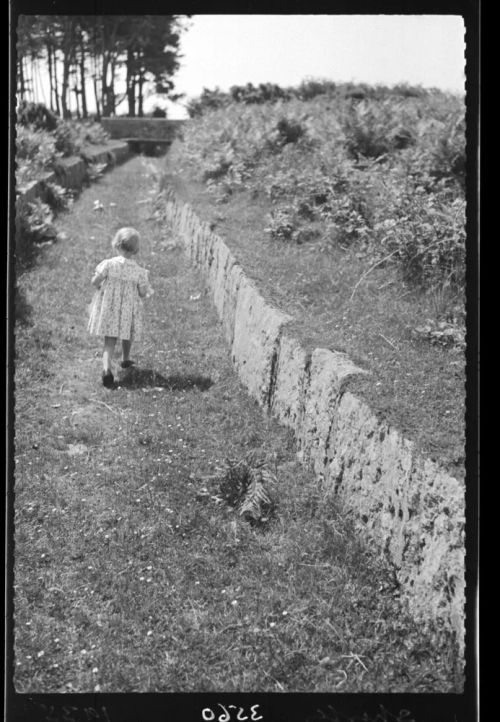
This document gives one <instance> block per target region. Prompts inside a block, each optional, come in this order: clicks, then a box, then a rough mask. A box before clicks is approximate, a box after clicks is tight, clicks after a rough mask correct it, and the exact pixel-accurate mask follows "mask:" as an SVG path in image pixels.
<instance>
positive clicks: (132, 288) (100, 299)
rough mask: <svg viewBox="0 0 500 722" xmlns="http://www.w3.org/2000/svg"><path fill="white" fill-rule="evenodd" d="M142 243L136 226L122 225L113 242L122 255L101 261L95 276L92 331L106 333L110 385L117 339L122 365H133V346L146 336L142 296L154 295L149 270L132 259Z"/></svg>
mask: <svg viewBox="0 0 500 722" xmlns="http://www.w3.org/2000/svg"><path fill="white" fill-rule="evenodd" d="M139 242H140V237H139V234H138V232H137V231H136V230H135V229H134V228H120V230H119V231H118V232H117V233H116V235H115V237H114V238H113V241H112V243H111V245H112V246H113V248H114V249H115V250H116V251H117V252H118V255H117V256H115V257H114V258H107V259H106V260H105V261H102V262H101V263H99V265H98V266H97V268H96V270H95V275H94V277H93V278H92V285H93V286H95V287H96V288H97V291H96V293H95V294H94V298H93V300H92V303H91V306H90V318H89V323H88V330H89V332H90V333H91V334H92V335H94V336H104V351H103V355H102V365H103V371H102V383H103V384H104V386H106V387H108V388H109V387H110V386H112V385H113V382H114V377H113V372H112V369H111V362H112V360H113V353H114V350H115V344H116V340H117V339H120V340H121V343H122V361H121V366H122V368H128V367H129V366H132V364H133V363H134V362H133V361H131V360H130V347H131V345H132V341H135V340H139V339H140V338H141V335H142V325H143V302H142V299H143V298H147V297H149V296H151V295H152V294H153V289H152V288H151V286H150V283H149V275H148V271H146V269H145V268H141V266H139V265H138V264H137V263H136V262H135V261H134V260H133V258H132V256H135V255H136V254H137V253H138V252H139Z"/></svg>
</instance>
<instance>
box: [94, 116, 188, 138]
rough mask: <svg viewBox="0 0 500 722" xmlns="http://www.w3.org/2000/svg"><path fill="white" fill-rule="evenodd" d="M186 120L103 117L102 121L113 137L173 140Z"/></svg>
mask: <svg viewBox="0 0 500 722" xmlns="http://www.w3.org/2000/svg"><path fill="white" fill-rule="evenodd" d="M184 122H185V121H183V120H168V119H166V118H122V117H112V118H101V123H102V126H103V128H104V130H106V131H107V132H108V133H109V134H110V136H111V137H112V138H136V139H141V140H158V141H172V140H173V138H174V137H175V135H176V133H177V132H178V130H179V128H180V127H181V126H182V124H183V123H184Z"/></svg>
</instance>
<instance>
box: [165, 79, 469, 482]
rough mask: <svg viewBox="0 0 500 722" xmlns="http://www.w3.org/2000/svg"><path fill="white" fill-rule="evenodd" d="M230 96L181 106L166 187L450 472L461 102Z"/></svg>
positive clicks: (455, 409)
mask: <svg viewBox="0 0 500 722" xmlns="http://www.w3.org/2000/svg"><path fill="white" fill-rule="evenodd" d="M240 90H241V92H240V93H239V94H238V93H237V92H236V91H235V90H233V93H232V94H231V95H224V94H216V93H215V94H212V95H210V94H209V93H206V94H205V99H204V98H203V97H202V98H201V99H200V101H199V103H198V105H196V106H193V109H192V114H193V118H192V120H191V121H190V122H189V123H187V124H186V126H185V128H184V133H183V139H182V141H179V142H177V143H176V144H175V145H174V147H173V148H172V149H171V152H170V153H169V154H168V156H167V159H166V168H165V170H166V174H167V177H166V181H167V182H168V183H169V184H171V185H173V186H174V187H175V189H176V190H177V192H178V193H179V195H181V197H183V198H184V199H185V200H187V201H189V202H190V203H191V205H192V206H193V207H194V208H195V210H197V212H198V213H199V215H200V216H201V217H202V218H206V219H207V220H208V221H209V222H210V223H211V224H212V226H213V227H214V228H216V230H217V232H218V233H220V234H221V235H222V236H223V237H224V238H225V239H226V240H227V241H228V243H229V245H230V246H231V248H232V250H233V251H234V252H235V254H236V256H237V258H238V259H239V260H240V262H241V263H242V264H243V265H244V267H245V270H246V271H247V272H248V274H249V275H250V276H251V277H253V278H254V279H255V280H256V281H257V283H258V284H259V286H260V288H261V291H262V293H263V294H264V295H265V296H266V297H267V298H268V299H270V300H271V301H273V302H274V303H275V304H276V305H277V306H278V307H280V308H281V309H282V310H285V311H287V312H289V313H291V315H292V316H293V317H294V327H295V328H294V330H295V331H296V332H297V333H298V334H299V335H300V337H301V339H302V342H303V343H305V344H306V345H308V346H310V347H312V348H314V347H318V346H319V347H327V348H331V349H334V350H340V351H345V352H347V353H348V354H349V355H350V356H351V358H352V359H353V360H354V361H355V362H356V363H358V364H359V365H361V366H362V367H363V368H364V369H366V370H367V371H370V377H369V378H368V380H366V381H356V382H355V383H352V386H351V388H352V389H353V390H355V391H356V392H357V393H359V394H360V395H362V396H363V397H364V398H366V399H367V400H368V401H369V403H370V405H371V406H372V408H373V409H374V410H375V411H377V412H378V413H379V414H381V415H383V416H384V417H385V418H386V419H387V420H388V421H389V422H390V423H391V424H394V425H395V426H396V427H397V428H399V429H400V430H401V431H403V432H404V433H405V434H406V435H407V436H408V438H410V439H411V440H413V441H415V442H416V443H417V445H418V447H420V448H421V449H422V450H423V451H424V452H426V453H427V454H428V455H429V456H430V457H431V458H434V459H436V460H438V461H439V462H440V463H441V464H442V465H443V466H445V467H446V468H447V470H448V471H450V472H451V473H452V474H454V475H455V476H458V477H461V476H462V475H463V463H464V448H463V445H464V407H465V393H464V384H465V359H464V338H465V328H464V324H465V314H464V278H465V196H464V186H465V175H464V174H465V145H464V144H465V138H464V106H463V101H462V100H461V99H460V98H457V97H454V96H451V95H447V94H444V93H441V92H438V91H424V90H422V89H413V90H412V89H410V88H403V89H399V90H398V89H396V90H393V91H389V90H388V89H384V88H379V89H373V88H372V89H370V88H362V89H358V90H359V92H357V93H356V92H354V91H353V89H352V88H338V87H337V88H335V87H325V88H322V91H324V92H316V91H318V88H317V87H316V88H311V87H309V92H305V90H304V89H303V92H302V93H296V94H295V95H292V96H289V97H285V98H283V97H278V98H277V99H273V96H272V92H268V96H269V97H268V99H266V98H264V97H263V93H261V95H260V96H259V95H258V94H256V92H255V91H256V89H254V93H253V96H251V95H249V94H248V93H247V94H246V95H245V92H243V91H244V90H245V89H240ZM306 90H307V87H306ZM320 90H321V87H320ZM276 95H277V94H276V93H275V96H276ZM278 95H279V94H278Z"/></svg>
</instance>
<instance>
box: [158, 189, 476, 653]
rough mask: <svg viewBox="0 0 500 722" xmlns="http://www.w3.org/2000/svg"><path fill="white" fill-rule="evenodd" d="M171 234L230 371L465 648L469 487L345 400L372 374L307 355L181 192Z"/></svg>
mask: <svg viewBox="0 0 500 722" xmlns="http://www.w3.org/2000/svg"><path fill="white" fill-rule="evenodd" d="M164 193H165V208H166V217H167V221H168V223H169V224H170V225H171V227H172V228H173V230H174V231H175V232H177V233H178V234H179V235H180V236H182V238H183V239H184V241H185V244H186V252H187V253H188V254H189V257H190V259H191V261H192V262H193V264H194V265H196V266H197V267H198V268H200V269H201V271H202V272H203V274H204V275H205V277H206V279H207V281H208V283H209V285H210V287H211V290H212V295H213V301H214V304H215V306H216V309H217V312H218V314H219V317H220V318H221V321H222V324H223V327H224V331H225V335H226V338H227V341H228V344H229V346H230V349H231V357H232V361H233V364H234V366H235V368H236V370H237V372H238V374H239V376H240V378H241V380H242V381H243V383H244V384H245V385H246V387H247V388H248V390H249V393H250V394H251V395H252V396H253V397H254V398H255V399H256V400H257V401H258V402H259V404H261V406H263V407H264V408H267V409H268V410H269V411H270V412H272V414H273V415H274V416H275V417H276V418H277V419H278V420H279V421H280V422H281V423H282V424H284V425H286V426H288V427H290V428H291V429H293V431H294V433H295V438H296V440H297V445H298V448H299V455H300V458H301V460H302V461H303V463H305V464H307V465H308V466H310V467H311V468H313V469H314V471H315V473H316V475H317V478H318V480H319V482H320V483H321V484H322V485H323V487H324V488H325V490H326V491H327V493H328V492H329V493H331V494H333V495H336V496H337V497H338V498H339V499H340V500H342V502H343V503H344V504H345V506H346V507H347V508H349V509H351V510H352V511H353V512H354V516H355V518H356V520H357V523H358V525H359V527H360V529H362V532H363V533H364V534H365V535H366V536H367V537H369V538H370V539H372V540H373V541H374V542H375V543H376V544H377V545H378V546H379V548H380V549H381V552H382V553H384V554H385V555H386V557H387V558H388V559H389V560H390V561H391V562H392V563H393V564H394V567H395V570H396V575H397V578H398V580H399V582H400V585H401V590H402V595H403V596H404V597H405V598H406V599H407V601H408V605H409V608H410V610H411V612H412V613H413V615H414V616H415V617H416V618H417V619H419V620H421V621H423V622H425V621H428V620H434V621H436V620H440V621H441V622H443V623H444V624H445V625H446V626H447V627H449V628H451V629H453V630H454V631H455V633H456V636H457V640H458V643H459V646H460V648H461V649H462V650H463V648H464V602H465V580H464V573H465V568H464V563H465V540H464V534H465V499H464V485H463V484H462V483H461V482H459V481H458V480H457V479H455V478H453V477H451V476H449V475H448V474H447V473H446V472H444V471H443V470H442V469H440V468H439V467H438V466H437V465H436V464H434V463H433V462H431V461H429V460H428V459H425V458H423V457H421V456H420V455H418V454H417V453H416V452H415V449H414V445H413V443H411V442H410V441H408V440H406V439H404V438H403V436H402V435H401V434H400V433H399V432H398V431H396V430H395V429H393V428H391V427H390V426H388V425H387V423H385V422H383V421H379V420H378V418H377V417H376V416H375V414H374V413H373V412H372V411H371V410H370V408H369V407H368V406H367V405H366V404H365V403H364V402H363V401H361V400H360V399H358V398H356V397H355V396H354V395H353V394H351V393H350V392H349V391H348V382H349V379H350V378H352V377H353V376H355V375H357V374H363V373H365V372H364V371H363V370H362V369H360V368H358V367H357V366H355V365H354V364H353V363H352V362H351V361H350V359H349V358H348V357H347V356H346V355H345V354H344V353H337V352H333V351H330V350H328V349H321V348H317V349H315V350H314V352H313V353H312V354H308V353H306V351H305V350H304V349H303V348H302V346H301V345H300V343H299V342H298V341H297V340H296V339H295V338H293V337H292V336H290V334H289V333H288V330H287V324H288V322H289V320H290V317H289V316H287V315H286V314H284V313H282V312H281V311H279V310H277V309H275V308H273V307H272V306H270V305H269V304H268V303H266V302H265V301H264V300H263V298H262V296H261V295H260V294H259V291H258V290H257V288H256V286H255V285H254V284H253V283H252V281H250V280H249V279H248V278H247V277H246V276H245V274H244V272H243V270H242V267H241V266H240V265H239V264H238V263H237V262H236V260H235V258H234V256H233V255H232V253H231V251H230V250H229V248H228V247H227V245H226V244H225V243H224V241H223V240H222V239H221V238H220V237H219V236H217V235H216V234H214V233H212V232H211V230H210V228H209V226H208V224H207V223H204V222H202V221H200V219H199V218H198V217H197V216H196V215H195V213H194V212H193V211H192V210H191V209H190V207H189V206H188V205H187V204H182V203H181V202H179V201H178V200H177V198H176V196H175V194H174V192H173V191H172V190H169V189H167V190H166V191H165V192H164Z"/></svg>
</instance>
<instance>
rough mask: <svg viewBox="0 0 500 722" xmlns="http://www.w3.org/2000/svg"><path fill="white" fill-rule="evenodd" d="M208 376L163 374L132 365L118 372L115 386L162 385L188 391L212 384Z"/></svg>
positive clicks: (203, 389) (175, 389)
mask: <svg viewBox="0 0 500 722" xmlns="http://www.w3.org/2000/svg"><path fill="white" fill-rule="evenodd" d="M213 383H214V382H213V381H212V379H211V378H209V377H208V376H201V375H200V374H171V375H170V376H163V375H162V374H160V373H158V371H154V370H153V369H141V368H138V367H137V366H133V367H132V368H130V369H126V370H124V371H122V372H121V373H120V376H119V378H118V379H117V386H122V387H124V388H128V389H140V388H144V387H145V386H153V387H162V388H165V389H168V390H169V391H188V390H189V389H195V388H196V389H200V391H206V390H207V389H209V388H210V387H211V386H212V385H213Z"/></svg>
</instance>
